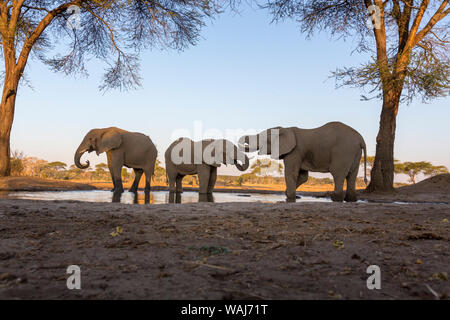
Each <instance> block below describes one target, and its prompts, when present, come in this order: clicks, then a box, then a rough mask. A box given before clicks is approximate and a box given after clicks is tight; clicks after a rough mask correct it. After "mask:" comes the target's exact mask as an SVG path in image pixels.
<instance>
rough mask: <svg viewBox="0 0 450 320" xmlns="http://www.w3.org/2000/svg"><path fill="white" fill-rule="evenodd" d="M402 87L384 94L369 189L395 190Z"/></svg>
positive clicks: (371, 190)
mask: <svg viewBox="0 0 450 320" xmlns="http://www.w3.org/2000/svg"><path fill="white" fill-rule="evenodd" d="M400 94H401V89H400V90H397V92H389V93H387V94H385V95H384V98H383V109H382V110H381V117H380V128H379V131H378V135H377V146H376V153H375V161H374V164H373V167H372V170H371V173H370V177H371V178H370V183H369V185H368V186H367V189H366V190H367V191H369V192H373V191H385V192H386V191H388V192H389V191H393V190H394V141H395V128H396V120H397V119H396V118H397V111H398V106H399V102H400Z"/></svg>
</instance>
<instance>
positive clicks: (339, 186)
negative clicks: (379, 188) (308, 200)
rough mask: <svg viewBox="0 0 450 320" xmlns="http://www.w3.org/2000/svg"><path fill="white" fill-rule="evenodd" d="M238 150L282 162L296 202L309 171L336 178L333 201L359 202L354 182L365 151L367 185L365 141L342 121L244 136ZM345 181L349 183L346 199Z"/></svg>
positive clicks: (289, 193)
mask: <svg viewBox="0 0 450 320" xmlns="http://www.w3.org/2000/svg"><path fill="white" fill-rule="evenodd" d="M276 144H278V148H277V146H276ZM239 147H240V148H242V149H243V150H244V151H245V152H254V151H257V150H259V154H269V155H272V157H274V158H276V159H283V161H284V177H285V180H286V196H287V200H288V201H295V198H296V189H297V188H298V187H299V186H300V185H301V184H302V183H304V182H306V181H307V180H308V172H309V171H312V172H330V173H331V174H332V175H333V178H334V193H333V194H332V196H331V199H332V200H333V201H343V200H344V199H345V201H349V202H351V201H356V192H355V183H356V177H357V175H358V169H359V165H360V160H361V153H362V152H361V150H364V181H365V182H366V183H367V178H366V158H367V154H366V144H365V142H364V139H363V138H362V136H361V135H360V134H359V133H358V132H357V131H356V130H354V129H353V128H351V127H349V126H347V125H345V124H343V123H341V122H329V123H327V124H325V125H323V126H321V127H319V128H315V129H300V128H296V127H290V128H282V127H276V128H272V129H268V130H265V131H262V132H260V133H259V134H257V135H247V136H243V137H241V138H240V139H239ZM344 180H347V192H346V194H345V198H344V192H343V186H344Z"/></svg>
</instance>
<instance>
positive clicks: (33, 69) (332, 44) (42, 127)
mask: <svg viewBox="0 0 450 320" xmlns="http://www.w3.org/2000/svg"><path fill="white" fill-rule="evenodd" d="M354 46H355V43H354V42H353V41H352V40H351V39H349V40H347V41H346V42H344V41H336V40H330V39H329V37H328V35H326V34H321V35H317V36H315V37H313V38H312V39H311V40H305V37H304V35H302V34H301V33H300V31H299V28H298V25H296V24H295V23H292V22H284V23H280V24H270V16H269V15H268V14H267V12H265V11H262V10H256V9H251V8H248V7H247V8H245V9H244V10H243V11H242V13H241V14H239V15H237V14H229V13H225V14H223V15H221V16H220V17H219V18H217V19H216V20H215V21H214V22H213V23H209V24H208V26H207V27H205V28H204V29H203V32H202V39H200V41H199V43H198V45H197V46H194V47H190V48H188V49H186V50H185V51H183V52H177V51H168V50H152V51H145V52H142V54H141V75H142V78H143V82H142V83H143V86H142V88H140V89H138V90H133V91H129V92H120V91H108V92H106V93H105V94H103V93H101V92H99V90H98V85H99V84H100V78H101V75H102V72H103V67H104V64H103V63H101V62H99V61H91V62H89V63H88V71H89V73H90V76H89V77H88V78H85V77H78V78H74V77H67V76H64V75H62V74H55V73H52V72H51V71H50V70H49V69H48V68H47V67H46V66H45V65H42V64H41V63H39V62H35V61H31V62H30V63H29V64H28V66H27V70H26V73H27V76H28V79H29V80H30V81H31V84H32V86H33V90H31V89H29V88H28V87H25V86H22V88H21V89H20V92H19V95H18V99H17V104H16V113H15V122H14V125H13V130H12V138H11V143H12V149H13V150H21V151H23V152H24V153H25V154H26V155H28V156H36V157H39V158H42V159H46V160H49V161H55V160H60V161H64V162H66V163H68V164H69V165H70V164H73V153H74V151H75V149H76V148H77V147H78V145H79V143H80V142H81V140H82V138H83V136H84V135H85V134H86V133H87V132H88V131H89V130H90V129H92V128H101V127H109V126H117V127H120V128H123V129H126V130H130V131H139V132H142V133H145V134H147V135H149V136H150V137H151V138H152V140H153V141H154V142H155V144H156V145H157V147H158V150H159V158H160V159H161V160H163V154H164V151H165V149H166V147H167V146H168V145H169V144H170V143H171V136H172V134H173V132H174V131H175V130H179V129H187V130H190V131H192V130H193V127H194V121H202V124H203V128H204V129H218V130H223V131H224V130H225V129H250V128H252V129H258V130H259V129H265V128H269V127H274V126H278V125H280V126H297V127H303V128H314V127H318V126H320V125H323V124H324V123H326V122H329V121H342V122H344V123H346V124H348V125H350V126H352V127H353V128H355V129H356V130H357V131H359V132H360V133H361V134H362V136H363V137H364V139H365V141H366V144H367V147H368V153H369V154H370V155H372V154H374V153H375V139H376V134H377V131H378V124H379V114H380V108H381V103H380V101H378V100H372V101H369V102H363V101H360V94H361V93H362V91H360V90H358V89H350V88H340V89H335V82H334V80H333V79H328V77H329V75H330V72H331V71H333V70H335V69H336V68H338V67H343V66H350V65H356V64H358V62H363V61H366V60H367V58H368V57H367V56H361V55H359V54H358V53H354V54H353V55H351V52H352V49H353V48H354ZM448 105H449V99H448V98H446V99H439V100H435V101H433V102H432V103H431V104H422V103H420V101H418V102H414V103H413V104H411V105H403V106H401V108H400V112H399V115H398V123H397V134H396V147H395V157H396V158H397V159H399V160H401V161H422V160H425V161H431V162H432V163H433V164H436V165H437V164H439V165H445V166H447V167H448V168H450V148H449V145H450V143H449V142H450V141H449V133H450V128H449V125H448V124H449V119H450V108H449V107H448ZM85 158H86V159H89V160H90V161H91V163H94V164H95V163H98V162H106V156H105V155H102V156H100V157H97V156H96V155H95V153H92V154H90V155H89V156H84V157H83V159H85ZM221 172H222V173H228V172H230V171H229V170H224V169H222V170H221Z"/></svg>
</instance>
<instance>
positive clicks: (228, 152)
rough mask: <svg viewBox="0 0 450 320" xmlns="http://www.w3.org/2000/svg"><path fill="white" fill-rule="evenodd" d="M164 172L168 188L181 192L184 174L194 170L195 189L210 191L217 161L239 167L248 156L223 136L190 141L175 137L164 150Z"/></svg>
mask: <svg viewBox="0 0 450 320" xmlns="http://www.w3.org/2000/svg"><path fill="white" fill-rule="evenodd" d="M164 156H165V161H166V173H167V178H168V180H169V191H170V192H177V193H179V192H182V191H183V187H182V180H183V178H184V176H186V175H192V174H198V180H199V193H200V194H207V193H212V191H213V189H214V185H215V183H216V178H217V168H218V167H220V166H221V164H226V165H227V164H232V165H235V166H236V168H238V170H240V171H245V170H247V169H248V166H249V159H248V157H247V156H246V155H245V153H243V152H242V151H240V150H238V148H237V146H236V145H234V144H233V143H232V142H230V141H228V140H224V139H218V140H214V139H205V140H201V141H197V142H194V141H192V140H191V139H189V138H179V139H178V140H176V141H174V142H173V143H172V144H171V145H170V146H169V147H168V148H167V150H166V152H165V155H164Z"/></svg>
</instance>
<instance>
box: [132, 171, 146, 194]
mask: <svg viewBox="0 0 450 320" xmlns="http://www.w3.org/2000/svg"><path fill="white" fill-rule="evenodd" d="M133 170H134V181H133V185H132V186H131V188H130V190H129V191H130V192H136V191H137V189H138V187H139V181H140V180H141V176H142V174H143V173H144V170H142V169H133Z"/></svg>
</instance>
